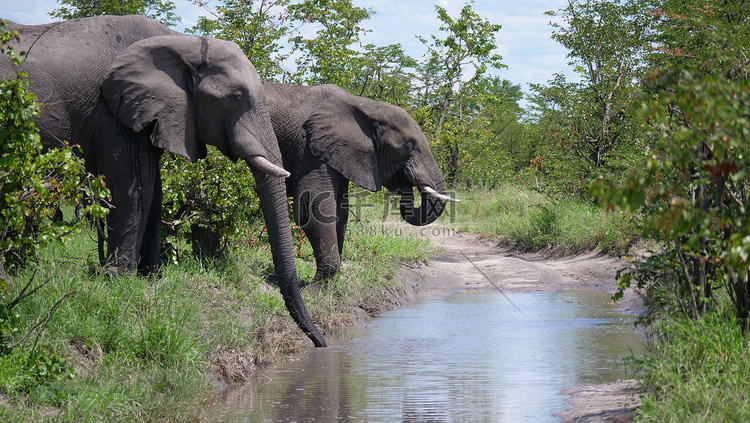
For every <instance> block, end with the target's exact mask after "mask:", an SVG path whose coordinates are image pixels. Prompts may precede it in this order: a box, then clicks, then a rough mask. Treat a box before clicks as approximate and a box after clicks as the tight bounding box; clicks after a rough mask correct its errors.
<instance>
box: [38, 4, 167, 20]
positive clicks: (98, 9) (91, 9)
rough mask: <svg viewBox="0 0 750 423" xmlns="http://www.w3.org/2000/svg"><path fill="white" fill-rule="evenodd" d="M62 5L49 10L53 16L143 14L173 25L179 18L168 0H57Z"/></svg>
mask: <svg viewBox="0 0 750 423" xmlns="http://www.w3.org/2000/svg"><path fill="white" fill-rule="evenodd" d="M58 3H60V4H62V5H63V7H61V8H59V9H55V10H53V11H52V12H50V14H49V15H50V16H52V17H53V18H61V19H78V18H85V17H87V16H101V15H143V16H148V17H149V18H151V19H154V20H157V21H159V22H161V23H163V24H164V25H167V26H174V25H176V24H177V23H178V22H180V21H181V18H180V17H179V16H177V15H176V14H175V13H174V9H175V6H174V2H172V1H170V0H97V1H91V0H58Z"/></svg>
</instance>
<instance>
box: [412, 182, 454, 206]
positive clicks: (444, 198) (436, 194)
mask: <svg viewBox="0 0 750 423" xmlns="http://www.w3.org/2000/svg"><path fill="white" fill-rule="evenodd" d="M419 190H420V191H423V192H426V193H427V194H429V195H430V196H432V197H435V198H437V199H438V200H440V201H445V202H448V201H450V202H452V203H460V202H461V200H458V199H455V198H451V197H448V196H447V195H444V194H441V193H439V192H437V191H435V190H434V189H432V188H430V186H429V185H425V186H423V187H420V188H419Z"/></svg>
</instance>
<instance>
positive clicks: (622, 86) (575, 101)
mask: <svg viewBox="0 0 750 423" xmlns="http://www.w3.org/2000/svg"><path fill="white" fill-rule="evenodd" d="M637 12H638V9H637V8H636V7H635V6H634V5H633V4H632V3H621V2H620V1H598V0H589V1H575V0H569V1H568V6H567V7H566V8H565V9H562V10H561V11H560V12H554V11H550V12H547V14H548V15H549V16H559V17H561V18H562V19H563V20H564V22H565V24H566V25H562V24H557V23H551V26H552V27H553V28H554V29H555V32H554V33H553V35H552V38H553V39H555V40H556V41H558V42H559V43H560V44H561V45H562V46H564V47H566V48H567V49H568V51H569V53H568V57H570V58H571V62H570V64H572V65H574V66H575V68H574V69H575V70H576V71H577V72H578V73H579V74H580V77H581V80H580V82H569V81H567V79H566V77H565V76H564V75H562V74H556V75H555V77H554V78H553V79H552V80H550V81H548V84H547V85H541V84H531V88H532V90H533V95H532V97H531V103H532V110H533V111H534V114H535V116H536V118H537V121H538V122H539V123H540V124H541V125H542V126H543V130H544V135H545V136H546V137H548V140H547V142H546V143H545V144H546V145H547V148H546V151H544V152H543V153H542V157H544V158H545V159H546V160H545V161H546V162H547V164H548V165H547V166H546V167H545V168H544V171H545V172H546V174H544V175H543V176H545V180H546V181H549V187H548V189H547V191H548V192H550V193H559V192H571V191H572V192H578V193H579V194H584V193H585V191H584V190H585V187H586V185H587V184H588V180H589V178H591V177H592V176H594V175H596V174H603V175H606V177H607V178H611V179H618V178H620V175H621V174H623V173H624V172H627V171H629V170H630V169H632V168H633V167H635V166H638V164H639V163H641V160H642V156H643V154H642V151H643V150H644V148H645V145H644V138H643V136H642V135H641V134H642V132H643V125H642V120H641V119H640V117H639V115H638V114H637V110H636V108H635V107H634V105H636V104H638V100H639V96H640V88H639V85H638V79H639V77H640V75H641V72H642V65H641V59H642V56H643V54H644V52H645V50H646V48H647V47H648V43H647V42H646V38H645V37H644V34H645V33H646V32H647V27H646V23H645V22H644V18H643V17H642V16H641V15H640V14H638V13H637Z"/></svg>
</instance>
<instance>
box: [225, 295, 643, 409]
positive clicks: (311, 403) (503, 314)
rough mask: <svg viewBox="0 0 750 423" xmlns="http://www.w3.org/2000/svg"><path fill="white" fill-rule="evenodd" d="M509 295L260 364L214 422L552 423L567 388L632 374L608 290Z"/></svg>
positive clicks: (423, 307) (631, 336) (392, 320)
mask: <svg viewBox="0 0 750 423" xmlns="http://www.w3.org/2000/svg"><path fill="white" fill-rule="evenodd" d="M507 295H508V297H509V299H510V301H509V299H506V298H505V297H504V296H502V295H501V294H500V293H498V292H497V291H464V292H457V293H454V294H453V295H449V296H443V297H434V298H431V299H429V300H425V301H422V302H419V303H416V304H413V305H411V306H409V307H405V308H401V309H398V310H395V311H392V312H389V313H387V314H385V315H383V316H381V317H379V318H378V319H375V320H374V321H372V322H371V323H370V324H368V325H367V326H366V327H363V328H360V329H357V330H353V331H351V332H348V333H347V334H346V336H344V337H342V338H340V339H337V340H331V341H332V342H331V343H332V344H333V345H332V346H331V347H329V348H326V349H312V348H311V349H309V350H306V351H305V352H304V353H303V354H300V355H299V356H298V357H295V359H293V360H292V361H289V362H284V363H280V364H279V365H276V366H272V367H270V368H266V369H262V370H261V371H260V372H259V373H258V374H256V375H254V377H253V378H252V379H251V380H250V381H249V383H248V384H247V385H245V386H243V387H241V388H238V389H235V390H233V391H230V392H229V393H228V394H227V399H226V400H225V401H224V402H223V403H222V404H219V405H217V408H216V412H215V414H214V415H215V420H214V421H217V422H334V421H342V422H397V421H401V422H524V421H526V422H548V421H549V422H555V421H558V419H557V418H555V417H553V416H552V415H553V414H554V413H556V412H559V411H562V410H564V409H565V408H566V407H567V405H566V402H565V396H563V395H562V394H560V391H561V390H562V389H564V388H567V387H572V386H577V385H582V384H588V383H598V382H609V381H614V380H617V379H620V378H624V377H628V376H629V375H628V374H627V372H626V365H625V363H624V361H623V357H625V356H629V355H631V350H632V351H634V352H636V353H637V352H638V351H641V350H642V348H643V340H642V338H641V335H640V333H639V332H637V331H635V330H634V329H633V324H632V322H633V320H634V317H633V316H631V315H623V314H622V313H621V312H620V310H618V308H617V307H616V306H613V305H611V304H609V302H610V300H609V296H610V294H608V293H606V292H603V291H594V290H564V291H560V292H557V293H514V294H507ZM511 302H512V303H511ZM514 305H515V306H514Z"/></svg>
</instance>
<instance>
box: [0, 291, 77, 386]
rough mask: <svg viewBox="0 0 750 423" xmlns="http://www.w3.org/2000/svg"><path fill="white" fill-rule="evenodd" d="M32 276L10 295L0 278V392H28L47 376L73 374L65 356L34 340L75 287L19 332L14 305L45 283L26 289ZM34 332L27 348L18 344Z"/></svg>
mask: <svg viewBox="0 0 750 423" xmlns="http://www.w3.org/2000/svg"><path fill="white" fill-rule="evenodd" d="M33 280H34V278H33V276H32V277H31V279H30V280H29V282H28V283H27V284H26V286H25V287H24V288H23V289H22V290H21V292H20V293H19V294H18V295H17V296H16V297H15V298H13V299H11V298H10V297H9V291H10V287H9V286H8V285H7V284H6V283H5V281H0V392H5V393H11V392H28V391H29V389H31V388H32V387H34V386H38V385H41V384H43V383H46V382H48V381H50V380H62V379H63V378H66V377H68V378H71V377H73V370H72V369H71V368H70V367H68V365H67V362H66V360H65V359H63V358H62V357H61V356H60V355H58V354H54V353H49V352H47V351H44V350H43V349H41V348H38V347H37V343H38V341H39V337H40V336H41V335H42V332H43V331H44V329H45V327H46V325H47V323H48V322H49V320H50V319H51V317H52V314H53V313H54V312H55V310H56V309H57V307H58V306H59V305H60V303H61V302H62V301H63V300H65V299H66V298H67V297H69V296H71V295H73V294H74V293H75V291H71V292H69V293H68V294H66V295H65V296H63V297H62V298H61V299H59V300H57V302H56V303H55V305H54V306H52V309H51V310H49V311H48V312H47V314H46V316H45V317H43V318H42V319H41V320H40V321H39V322H37V323H36V324H35V325H34V326H33V327H32V328H31V329H29V330H28V331H27V332H26V333H25V334H24V335H23V336H20V335H21V334H23V333H24V331H23V330H22V328H23V326H22V316H21V313H19V312H18V310H17V308H16V307H17V306H18V305H19V304H21V302H22V301H23V300H25V299H27V298H29V297H31V296H32V295H34V294H35V293H36V292H37V291H38V290H39V289H40V288H42V287H44V285H46V284H47V282H45V283H43V284H41V285H40V286H37V287H36V288H34V289H32V290H31V291H28V292H27V289H28V287H29V285H31V283H32V282H33ZM48 282H49V281H48ZM34 332H36V333H37V336H36V339H35V341H34V345H33V347H32V348H31V349H24V348H19V347H20V346H21V345H22V344H23V343H24V342H25V341H26V340H28V339H29V338H30V337H31V335H33V334H34ZM19 338H20V339H19Z"/></svg>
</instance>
